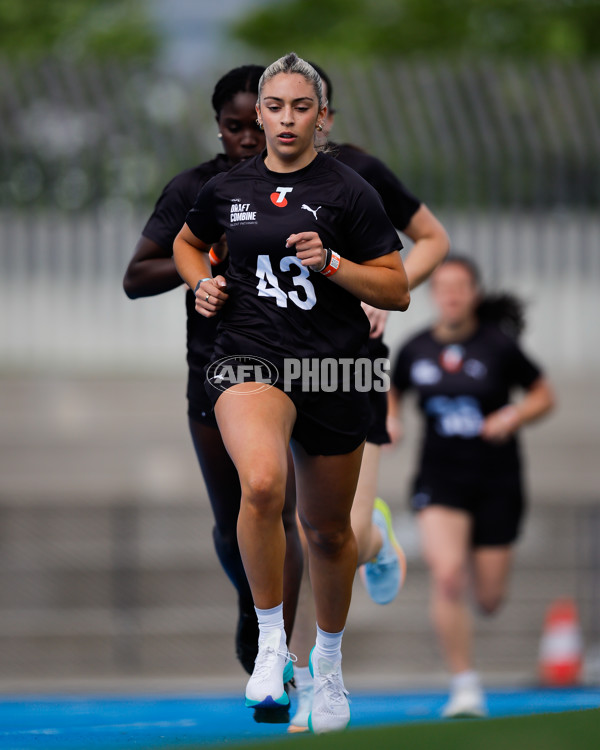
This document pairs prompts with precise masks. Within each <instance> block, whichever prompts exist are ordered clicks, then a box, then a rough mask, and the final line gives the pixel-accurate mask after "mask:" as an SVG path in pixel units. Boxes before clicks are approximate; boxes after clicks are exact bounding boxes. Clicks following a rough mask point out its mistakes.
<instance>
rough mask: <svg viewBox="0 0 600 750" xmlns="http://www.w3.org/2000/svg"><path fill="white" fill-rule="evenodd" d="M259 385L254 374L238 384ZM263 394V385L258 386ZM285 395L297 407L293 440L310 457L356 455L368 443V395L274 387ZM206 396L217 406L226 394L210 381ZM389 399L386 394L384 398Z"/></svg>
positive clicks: (279, 382) (233, 359)
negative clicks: (221, 397)
mask: <svg viewBox="0 0 600 750" xmlns="http://www.w3.org/2000/svg"><path fill="white" fill-rule="evenodd" d="M246 359H248V358H238V357H229V358H227V361H228V362H240V363H242V362H245V361H246ZM242 379H243V381H244V382H257V381H256V380H255V379H254V377H253V375H252V373H248V374H247V375H246V374H245V373H244V375H243V377H240V379H239V380H238V382H242ZM257 385H258V388H259V390H262V389H263V386H262V383H260V382H257ZM264 387H275V388H279V389H280V390H282V391H284V393H286V395H287V396H289V398H290V399H291V400H292V402H293V404H294V406H295V407H296V421H295V423H294V428H293V430H292V439H293V440H296V441H297V442H298V443H299V444H300V445H301V446H302V448H303V449H304V450H305V451H306V453H308V454H309V455H310V456H337V455H342V454H345V453H352V451H354V450H356V449H357V448H358V447H359V446H360V445H361V444H362V443H363V442H364V440H365V438H366V436H367V432H368V430H369V426H370V424H371V420H372V412H371V405H370V402H369V393H368V392H364V393H361V392H358V391H356V390H350V391H343V390H336V391H333V392H331V393H323V392H321V391H316V392H311V391H308V392H304V391H302V390H301V389H300V388H292V389H291V390H290V391H289V392H288V391H286V390H285V389H284V383H283V381H282V380H280V379H276V380H274V381H273V382H272V383H271V385H269V386H264ZM205 388H206V393H207V394H208V398H209V400H210V402H211V403H212V406H213V408H214V405H215V404H216V403H217V400H218V399H219V397H220V396H221V394H222V393H223V392H224V386H223V385H222V386H221V387H215V385H214V384H213V381H212V380H211V378H210V377H208V378H207V379H206V381H205ZM384 395H385V394H384Z"/></svg>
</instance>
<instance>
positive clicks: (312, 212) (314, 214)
mask: <svg viewBox="0 0 600 750" xmlns="http://www.w3.org/2000/svg"><path fill="white" fill-rule="evenodd" d="M300 208H301V209H302V208H305V209H306V210H307V211H310V212H311V214H312V215H313V216H314V217H315V221H316V220H317V211H318V210H319V208H321V206H319V208H315V209H312V208H311V207H310V206H307V205H306V203H303V204H302V205H301V206H300Z"/></svg>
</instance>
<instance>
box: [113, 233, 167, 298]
mask: <svg viewBox="0 0 600 750" xmlns="http://www.w3.org/2000/svg"><path fill="white" fill-rule="evenodd" d="M180 285H181V276H180V275H179V274H178V273H177V269H176V268H175V261H174V260H173V256H172V255H168V254H167V253H166V252H165V250H164V248H162V247H161V246H160V245H158V244H157V243H156V242H153V241H152V240H149V239H148V238H147V237H144V236H143V235H142V236H141V237H140V238H139V240H138V242H137V245H136V246H135V252H134V254H133V257H132V258H131V260H130V261H129V265H128V266H127V270H126V271H125V276H124V277H123V289H124V290H125V294H126V295H127V296H128V297H129V299H136V298H137V297H151V296H153V295H155V294H162V293H163V292H170V291H171V289H175V288H176V287H178V286H180Z"/></svg>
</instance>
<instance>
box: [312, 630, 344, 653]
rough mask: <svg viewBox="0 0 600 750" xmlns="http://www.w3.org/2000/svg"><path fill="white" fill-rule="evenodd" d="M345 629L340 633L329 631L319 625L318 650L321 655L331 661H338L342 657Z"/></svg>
mask: <svg viewBox="0 0 600 750" xmlns="http://www.w3.org/2000/svg"><path fill="white" fill-rule="evenodd" d="M343 635H344V631H343V630H341V631H340V632H339V633H327V632H326V631H325V630H321V628H320V627H319V626H318V625H317V645H316V648H315V650H316V652H317V653H318V655H319V656H324V657H325V658H326V659H329V661H337V660H338V659H341V657H342V636H343Z"/></svg>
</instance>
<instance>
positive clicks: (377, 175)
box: [364, 157, 421, 231]
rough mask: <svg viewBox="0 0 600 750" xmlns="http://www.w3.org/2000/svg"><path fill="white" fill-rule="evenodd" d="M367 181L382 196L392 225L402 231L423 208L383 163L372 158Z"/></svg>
mask: <svg viewBox="0 0 600 750" xmlns="http://www.w3.org/2000/svg"><path fill="white" fill-rule="evenodd" d="M364 177H365V179H366V180H367V181H368V182H370V183H371V185H373V187H374V188H375V189H376V190H377V192H378V193H379V195H380V196H381V200H382V201H383V206H384V208H385V212H386V213H387V215H388V216H389V217H390V220H391V221H392V224H393V225H394V226H395V227H396V228H397V229H400V230H401V231H402V230H404V229H406V227H407V226H408V225H409V224H410V220H411V219H412V217H413V216H414V215H415V214H416V213H417V211H418V210H419V208H420V207H421V201H420V200H419V199H418V198H417V197H416V196H415V195H413V194H412V193H411V192H410V190H408V188H407V187H406V186H405V185H404V184H403V183H402V182H400V180H399V179H398V178H397V177H396V175H395V174H394V173H393V172H392V170H391V169H389V168H388V167H387V166H386V165H385V164H384V163H383V162H382V161H379V159H376V158H375V157H372V163H371V164H370V165H369V168H368V172H367V174H365V175H364Z"/></svg>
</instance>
